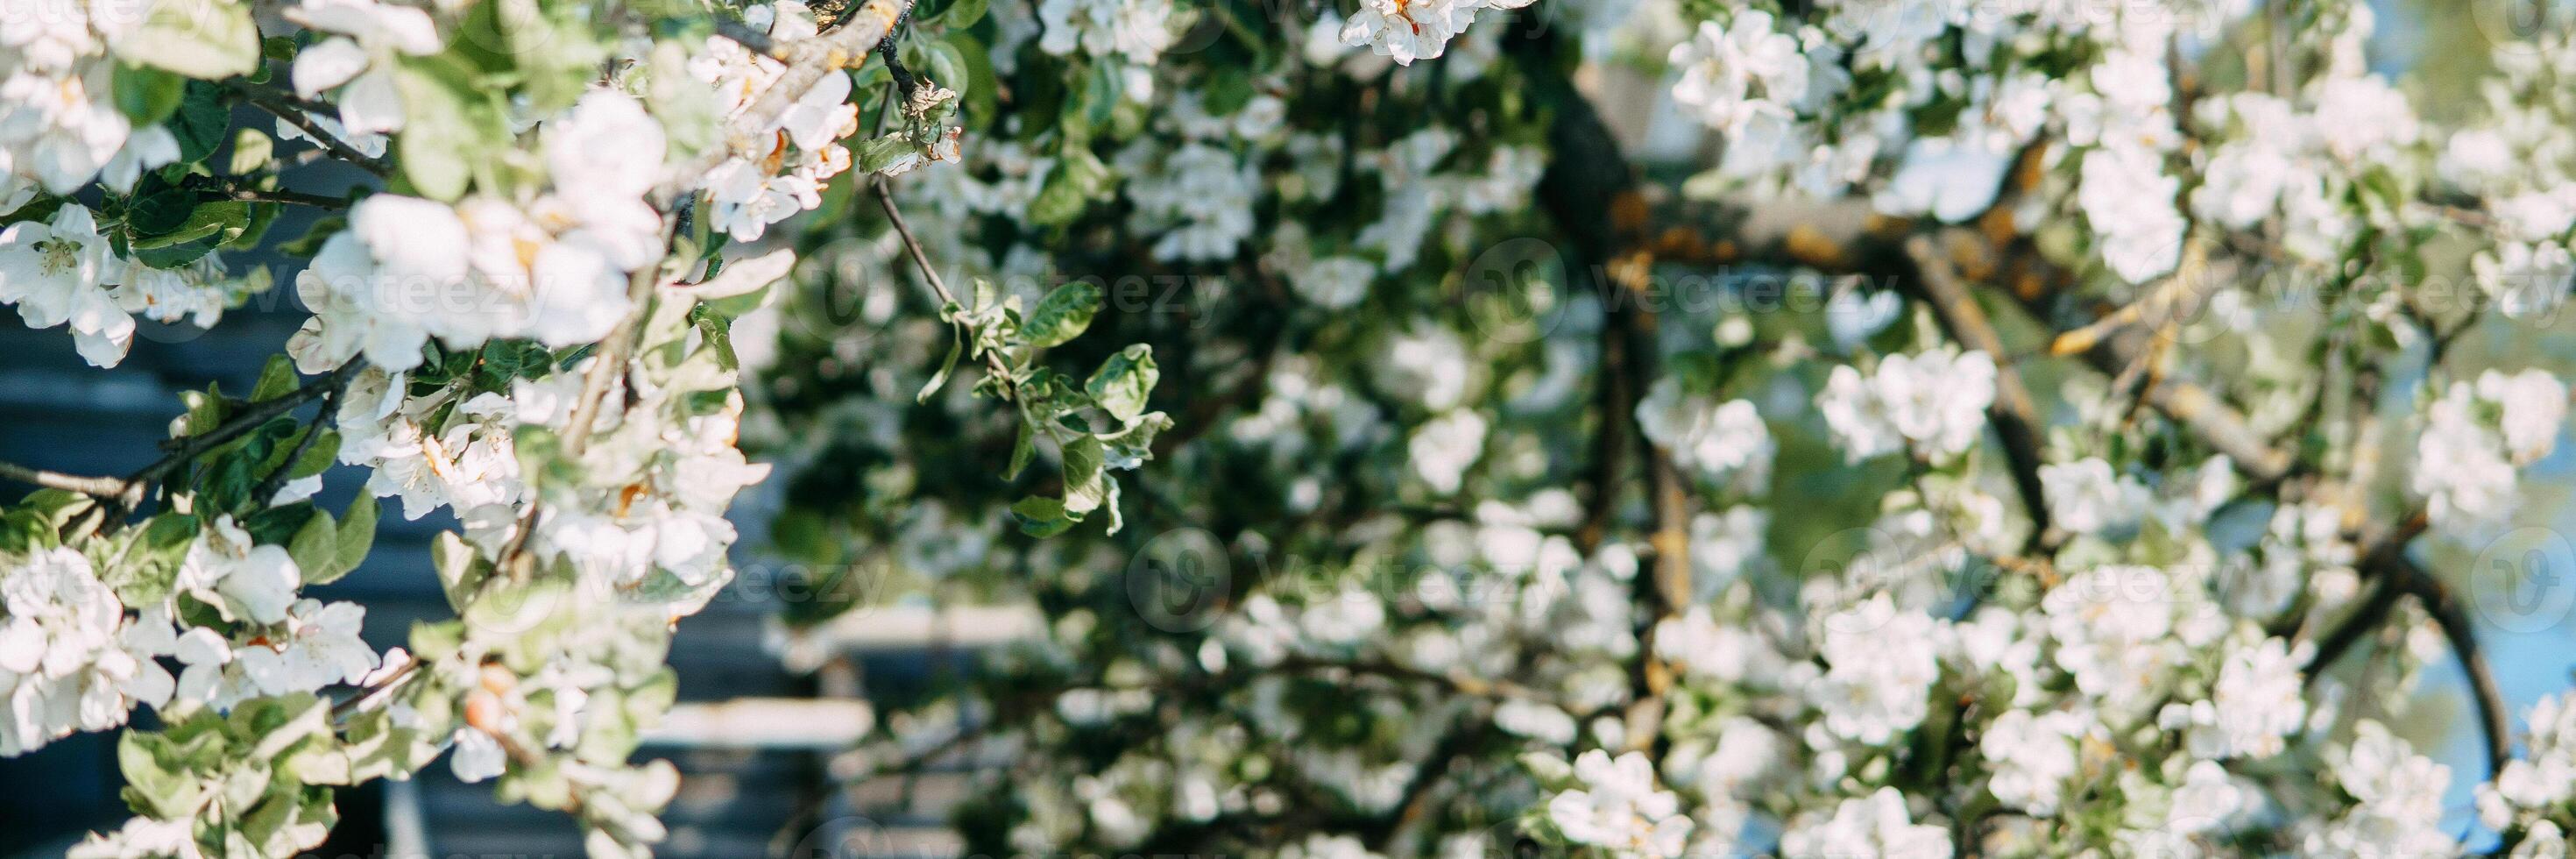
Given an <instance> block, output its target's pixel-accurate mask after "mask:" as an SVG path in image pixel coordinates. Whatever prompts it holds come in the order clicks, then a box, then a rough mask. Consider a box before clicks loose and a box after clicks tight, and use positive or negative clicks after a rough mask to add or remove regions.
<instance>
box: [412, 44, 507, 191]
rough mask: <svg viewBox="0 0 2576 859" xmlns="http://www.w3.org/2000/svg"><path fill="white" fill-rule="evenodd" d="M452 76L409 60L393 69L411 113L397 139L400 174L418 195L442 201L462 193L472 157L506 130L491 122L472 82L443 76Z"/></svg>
mask: <svg viewBox="0 0 2576 859" xmlns="http://www.w3.org/2000/svg"><path fill="white" fill-rule="evenodd" d="M454 76H456V73H450V74H448V75H445V76H442V75H441V74H439V73H436V72H432V71H429V70H427V69H424V68H419V67H413V66H405V67H403V69H402V70H401V71H399V72H397V73H396V74H395V75H394V80H395V82H396V85H397V86H398V87H399V88H400V89H401V92H402V98H403V108H404V111H405V112H406V113H408V114H410V115H409V116H408V117H407V118H406V119H405V120H404V122H403V131H402V133H401V135H400V136H399V137H400V139H398V140H397V141H395V146H396V149H397V154H399V155H400V156H401V161H402V168H403V178H406V179H409V180H411V184H412V188H413V190H416V191H419V192H420V193H421V195H422V196H425V197H429V198H431V199H434V200H441V201H453V200H455V199H456V198H458V197H461V196H464V195H465V189H466V187H467V186H468V185H470V184H471V183H472V182H473V179H474V166H475V162H476V161H477V160H478V159H482V158H484V157H486V154H487V151H488V150H489V149H490V148H492V146H493V144H494V143H495V142H496V141H498V140H505V139H507V136H508V135H507V134H506V132H502V133H496V132H495V131H494V130H493V129H492V128H491V126H490V122H489V121H488V116H487V115H488V114H489V113H490V111H488V110H485V109H483V108H482V107H480V106H478V105H477V104H476V103H475V102H474V100H473V96H474V93H473V90H472V89H471V86H472V82H470V81H453V80H448V79H447V78H448V77H454Z"/></svg>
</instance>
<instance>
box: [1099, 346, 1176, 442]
mask: <svg viewBox="0 0 2576 859" xmlns="http://www.w3.org/2000/svg"><path fill="white" fill-rule="evenodd" d="M1161 379H1162V371H1161V370H1160V369H1158V368H1156V367H1155V366H1154V347H1152V346H1148V345H1145V344H1143V343H1138V344H1136V345H1133V346H1129V347H1127V348H1125V349H1121V350H1119V351H1118V354H1116V355H1111V356H1109V360H1106V361H1102V362H1100V369H1099V370H1098V371H1096V372H1093V373H1092V374H1091V381H1089V382H1086V383H1084V384H1083V386H1082V389H1083V391H1085V392H1087V393H1089V394H1091V399H1092V401H1093V402H1096V403H1099V404H1100V408H1101V410H1103V411H1106V412H1108V413H1109V414H1110V416H1111V417H1115V418H1117V419H1118V421H1119V422H1120V423H1131V422H1134V421H1135V420H1136V417H1137V416H1138V415H1142V414H1144V413H1145V400H1146V399H1147V397H1148V396H1150V395H1152V394H1153V393H1154V383H1155V382H1157V381H1160V380H1161Z"/></svg>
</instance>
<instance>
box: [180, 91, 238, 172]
mask: <svg viewBox="0 0 2576 859" xmlns="http://www.w3.org/2000/svg"><path fill="white" fill-rule="evenodd" d="M232 125H233V111H232V108H231V106H229V105H227V104H225V102H224V88H223V87H219V86H216V85H214V84H210V83H206V82H205V81H189V82H188V91H187V93H186V94H185V95H183V96H181V97H180V99H179V111H178V112H177V113H173V114H171V115H170V120H169V126H170V134H171V136H173V137H177V138H179V160H180V161H183V162H196V161H201V160H204V159H205V157H206V156H208V155H212V154H214V151H215V147H217V146H221V145H223V142H224V132H225V131H228V130H230V129H231V128H232Z"/></svg>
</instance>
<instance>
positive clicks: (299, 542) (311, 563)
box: [286, 493, 363, 585]
mask: <svg viewBox="0 0 2576 859" xmlns="http://www.w3.org/2000/svg"><path fill="white" fill-rule="evenodd" d="M361 494H363V493H361ZM286 554H288V555H289V556H292V557H294V558H295V569H296V570H297V571H299V572H301V573H303V574H304V583H305V584H308V585H318V584H321V583H323V582H326V581H330V580H331V579H335V578H339V577H338V576H336V575H333V574H332V567H333V566H335V565H336V564H337V563H338V562H339V557H340V528H339V526H338V525H337V524H335V523H333V522H332V521H331V514H329V513H325V512H323V511H321V510H315V511H313V517H312V518H310V519H306V520H304V527H302V528H298V529H295V539H294V540H293V541H290V542H288V543H287V544H286Z"/></svg>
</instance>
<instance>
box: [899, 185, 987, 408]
mask: <svg viewBox="0 0 2576 859" xmlns="http://www.w3.org/2000/svg"><path fill="white" fill-rule="evenodd" d="M871 184H872V185H873V187H874V188H875V189H876V195H877V206H878V207H880V208H883V209H885V215H886V220H887V221H888V222H890V223H892V224H893V225H894V234H895V235H896V236H899V237H901V238H902V239H903V249H904V251H905V252H906V253H908V254H910V255H911V256H912V265H913V267H914V268H916V269H919V270H920V271H921V279H922V281H923V282H924V283H928V284H930V291H931V292H932V293H933V294H936V295H938V296H939V301H940V304H941V306H942V307H946V306H948V305H955V306H958V307H964V306H965V305H964V304H962V303H960V302H958V300H957V294H956V293H953V292H950V291H948V282H947V281H945V280H941V279H940V277H939V270H938V269H936V268H933V267H931V265H930V255H929V254H928V253H925V252H923V251H922V249H921V240H920V239H916V238H913V236H912V226H911V225H910V224H906V223H904V220H903V211H902V210H900V209H897V208H896V207H895V205H894V193H893V192H892V191H890V190H888V189H887V188H886V181H885V178H884V177H878V178H877V179H876V181H875V182H873V183H871ZM980 351H982V352H983V353H984V369H985V370H987V371H989V372H991V373H992V374H993V378H996V379H1000V380H1002V387H1003V388H1004V389H1005V391H1009V392H1015V391H1017V390H1018V388H1019V383H1018V381H1017V379H1016V377H1014V376H1012V374H1011V368H1010V367H1009V366H1008V365H1006V364H1003V363H1002V356H1001V355H1000V354H999V353H996V352H994V351H993V350H990V349H985V350H980ZM1012 399H1014V400H1017V399H1018V397H1017V396H1016V395H1014V396H1013V397H1012Z"/></svg>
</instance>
